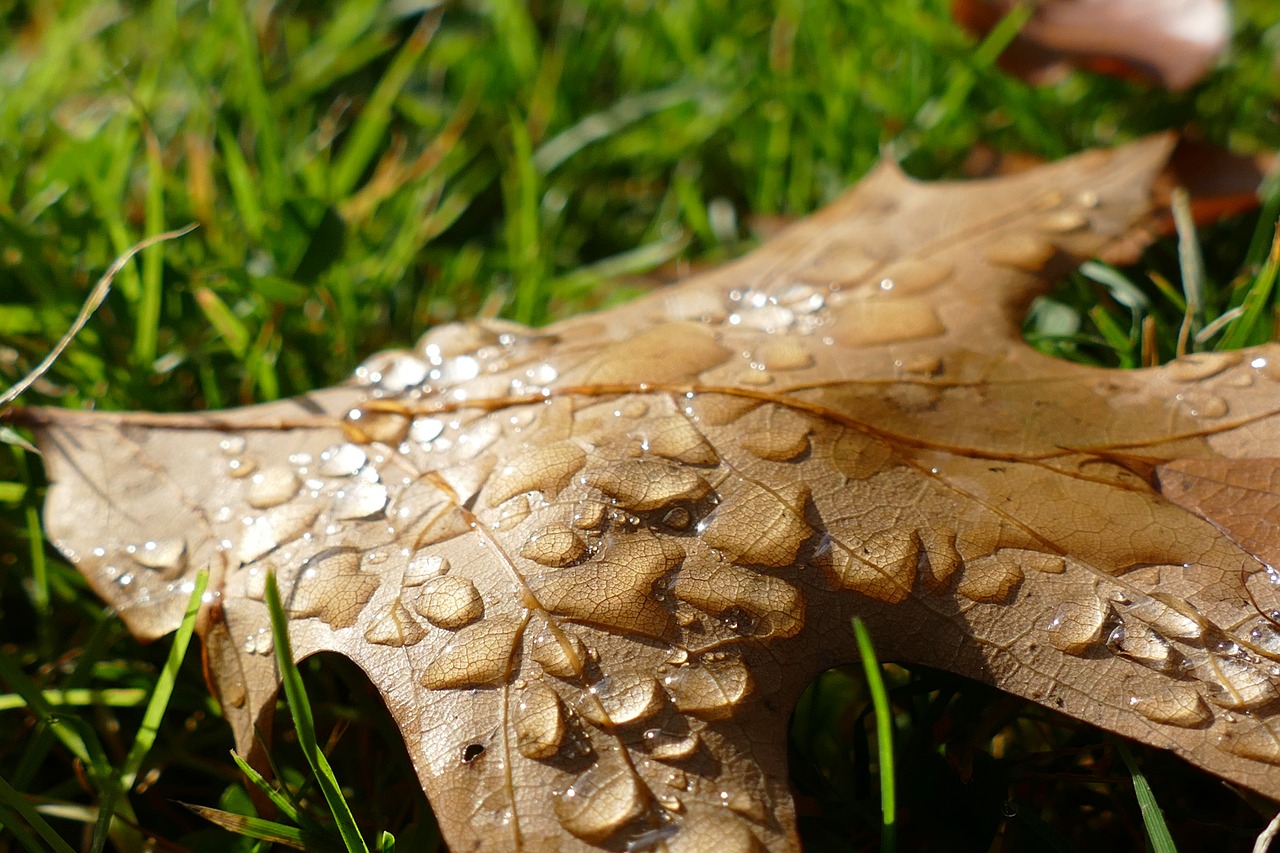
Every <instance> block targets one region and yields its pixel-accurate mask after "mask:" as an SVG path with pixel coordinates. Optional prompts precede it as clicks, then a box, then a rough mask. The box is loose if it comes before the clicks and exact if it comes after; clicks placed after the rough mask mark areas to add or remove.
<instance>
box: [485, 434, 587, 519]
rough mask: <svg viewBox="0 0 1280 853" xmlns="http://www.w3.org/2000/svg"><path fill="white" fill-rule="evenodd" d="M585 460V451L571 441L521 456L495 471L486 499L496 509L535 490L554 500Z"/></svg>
mask: <svg viewBox="0 0 1280 853" xmlns="http://www.w3.org/2000/svg"><path fill="white" fill-rule="evenodd" d="M586 461H587V454H586V452H585V451H584V450H583V449H582V448H581V447H579V446H578V445H577V444H575V443H573V442H572V441H559V442H556V443H554V444H549V445H547V446H546V447H540V448H538V449H536V450H533V451H531V452H529V453H522V454H520V455H518V456H516V457H515V458H514V460H513V461H511V462H510V463H508V464H506V465H504V466H502V467H501V468H499V469H498V470H497V471H496V472H494V474H493V477H492V478H491V479H490V480H489V483H488V489H487V491H486V494H485V500H486V502H487V503H488V504H489V506H497V505H498V504H500V503H503V502H504V501H507V500H510V499H511V498H513V497H515V496H516V495H518V494H521V493H523V492H534V491H539V492H542V493H543V494H544V495H546V496H547V497H549V498H554V497H555V496H556V495H558V494H560V490H561V489H563V488H564V487H565V486H567V485H568V484H569V481H570V480H572V479H573V475H574V474H576V473H577V472H578V470H579V469H581V468H582V466H583V465H585V464H586Z"/></svg>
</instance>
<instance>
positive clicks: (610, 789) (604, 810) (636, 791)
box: [555, 761, 648, 844]
mask: <svg viewBox="0 0 1280 853" xmlns="http://www.w3.org/2000/svg"><path fill="white" fill-rule="evenodd" d="M647 806H648V796H647V791H646V790H645V789H644V788H643V787H641V785H640V780H639V779H637V778H636V775H635V773H633V772H632V771H631V769H630V768H629V767H627V766H626V765H625V764H623V763H621V762H615V761H601V762H600V763H598V764H596V765H595V766H594V767H592V768H591V769H590V770H588V771H587V772H586V773H584V774H582V775H581V776H579V777H578V779H577V780H576V781H575V782H574V783H573V784H572V785H570V786H569V788H568V790H566V791H564V792H563V793H562V794H560V795H559V796H557V797H556V801H555V812H556V817H557V818H558V819H559V820H560V825H561V826H563V827H564V828H565V829H566V830H568V831H569V832H571V833H572V834H573V835H575V836H577V837H578V838H581V839H582V840H583V841H586V842H589V843H593V844H595V843H599V842H601V841H604V840H606V839H607V838H608V837H609V836H610V835H613V834H614V833H615V832H617V831H618V830H619V829H621V828H622V827H623V826H625V825H626V824H628V823H630V822H631V821H633V820H635V819H636V818H638V817H640V816H641V815H642V814H644V811H645V808H646V807H647Z"/></svg>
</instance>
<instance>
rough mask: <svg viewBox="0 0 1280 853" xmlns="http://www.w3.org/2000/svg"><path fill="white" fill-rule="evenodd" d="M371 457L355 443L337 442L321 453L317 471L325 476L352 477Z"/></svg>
mask: <svg viewBox="0 0 1280 853" xmlns="http://www.w3.org/2000/svg"><path fill="white" fill-rule="evenodd" d="M368 459H369V457H368V454H366V453H365V452H364V449H363V448H361V447H358V446H357V445H354V444H336V445H334V446H333V447H330V448H329V449H328V450H326V451H324V452H323V453H321V454H320V465H319V467H318V468H317V469H316V473H318V474H320V475H321V476H323V477H350V476H353V475H354V474H355V473H356V472H358V471H359V470H360V469H361V468H363V467H364V464H365V462H367V461H368Z"/></svg>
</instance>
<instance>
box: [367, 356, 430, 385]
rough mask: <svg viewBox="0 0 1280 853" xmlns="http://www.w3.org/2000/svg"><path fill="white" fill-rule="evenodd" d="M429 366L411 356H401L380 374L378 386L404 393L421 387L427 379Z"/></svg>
mask: <svg viewBox="0 0 1280 853" xmlns="http://www.w3.org/2000/svg"><path fill="white" fill-rule="evenodd" d="M428 369H429V365H428V364H427V363H426V362H424V361H422V360H421V359H418V358H415V357H413V356H411V355H407V354H406V355H401V356H399V357H398V358H395V359H394V360H392V361H391V363H390V364H387V365H386V366H384V367H383V368H382V369H381V370H380V371H379V372H380V374H381V377H380V378H379V380H378V384H379V385H380V386H382V387H383V388H385V389H386V390H388V391H391V392H394V393H397V394H399V393H403V392H405V391H408V390H409V389H410V388H415V387H417V386H419V385H421V384H422V383H423V382H425V381H426V379H427V370H428Z"/></svg>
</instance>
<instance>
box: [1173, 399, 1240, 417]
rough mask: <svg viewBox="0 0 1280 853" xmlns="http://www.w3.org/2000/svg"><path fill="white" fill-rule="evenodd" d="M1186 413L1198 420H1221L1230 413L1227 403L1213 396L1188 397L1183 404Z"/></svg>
mask: <svg viewBox="0 0 1280 853" xmlns="http://www.w3.org/2000/svg"><path fill="white" fill-rule="evenodd" d="M1183 405H1185V406H1186V408H1187V412H1188V413H1190V414H1191V415H1192V416H1193V417H1198V418H1221V417H1223V416H1225V415H1226V414H1227V413H1228V412H1230V411H1231V407H1230V406H1229V405H1228V404H1227V401H1226V400H1224V399H1222V398H1221V397H1219V396H1217V395H1215V394H1209V395H1206V396H1203V397H1189V398H1187V399H1186V400H1185V401H1184V402H1183Z"/></svg>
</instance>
